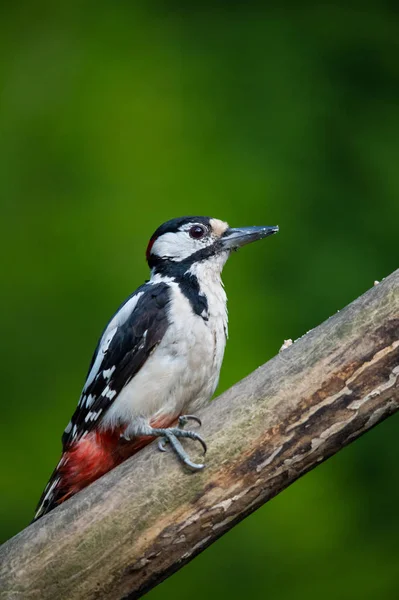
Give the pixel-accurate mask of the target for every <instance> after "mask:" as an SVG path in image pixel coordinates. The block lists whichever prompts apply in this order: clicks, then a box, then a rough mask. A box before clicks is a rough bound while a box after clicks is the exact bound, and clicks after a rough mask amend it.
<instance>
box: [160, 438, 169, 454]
mask: <svg viewBox="0 0 399 600" xmlns="http://www.w3.org/2000/svg"><path fill="white" fill-rule="evenodd" d="M168 441H169V440H168V439H167V438H166V437H162V438H159V440H158V449H159V450H160V451H161V452H166V443H167V442H168Z"/></svg>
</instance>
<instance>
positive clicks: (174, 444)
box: [166, 432, 205, 471]
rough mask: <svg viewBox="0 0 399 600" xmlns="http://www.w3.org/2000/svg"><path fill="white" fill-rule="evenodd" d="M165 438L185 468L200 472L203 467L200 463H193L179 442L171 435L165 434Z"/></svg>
mask: <svg viewBox="0 0 399 600" xmlns="http://www.w3.org/2000/svg"><path fill="white" fill-rule="evenodd" d="M187 433H190V432H187ZM166 437H167V439H168V441H169V442H170V445H171V446H172V448H173V450H174V451H175V452H176V454H177V456H178V457H179V458H180V460H181V461H182V462H183V463H184V464H185V465H186V467H188V468H189V469H191V470H192V471H202V469H203V468H204V467H205V465H203V464H201V463H194V462H193V461H192V460H191V459H190V457H189V456H188V454H187V452H186V451H185V450H184V448H183V446H182V445H181V443H180V442H179V440H178V439H177V437H176V436H175V435H174V434H173V433H169V432H168V433H167V434H166Z"/></svg>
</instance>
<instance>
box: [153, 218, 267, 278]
mask: <svg viewBox="0 0 399 600" xmlns="http://www.w3.org/2000/svg"><path fill="white" fill-rule="evenodd" d="M277 231H278V227H277V226H273V227H267V226H265V227H239V228H234V229H233V228H231V227H229V225H228V223H225V222H224V221H220V220H219V219H214V218H211V217H180V218H177V219H171V220H170V221H167V222H166V223H163V225H161V226H160V227H158V229H157V230H156V231H155V233H154V234H153V235H152V237H151V239H150V241H149V244H148V246H147V254H146V256H147V262H148V265H149V267H150V268H151V269H153V270H154V272H159V273H164V274H169V273H170V274H173V273H179V272H180V273H184V272H186V271H187V270H189V269H190V268H191V267H193V266H194V265H195V264H201V265H204V266H209V267H211V268H212V269H213V270H216V271H217V272H218V273H220V272H221V270H222V268H223V265H224V264H225V262H226V260H227V258H228V257H229V255H230V253H231V252H232V251H233V250H237V249H238V248H240V247H241V246H244V245H245V244H249V243H250V242H255V241H256V240H261V239H263V238H265V237H268V236H269V235H272V234H273V233H276V232H277Z"/></svg>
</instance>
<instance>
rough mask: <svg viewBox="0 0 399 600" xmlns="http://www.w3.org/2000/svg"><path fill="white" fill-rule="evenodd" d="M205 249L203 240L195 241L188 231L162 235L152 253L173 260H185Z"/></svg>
mask: <svg viewBox="0 0 399 600" xmlns="http://www.w3.org/2000/svg"><path fill="white" fill-rule="evenodd" d="M203 247H204V243H203V242H202V241H201V240H194V239H193V238H191V237H190V235H189V234H188V233H187V232H186V231H179V232H177V233H164V234H163V235H161V237H159V238H158V239H157V240H156V242H155V243H154V245H153V247H152V251H151V252H152V254H155V255H156V256H161V257H168V258H171V259H172V260H184V259H185V258H187V257H188V256H190V255H191V254H193V252H197V250H201V248H203Z"/></svg>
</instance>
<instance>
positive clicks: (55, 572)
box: [0, 270, 399, 600]
mask: <svg viewBox="0 0 399 600" xmlns="http://www.w3.org/2000/svg"><path fill="white" fill-rule="evenodd" d="M398 381H399V270H398V271H395V273H393V274H392V275H391V276H390V277H388V278H387V279H385V280H384V281H383V282H382V283H380V284H378V285H377V286H375V287H373V288H372V289H371V290H369V291H368V292H367V293H366V294H364V295H363V296H362V297H360V298H358V299H357V300H356V301H355V302H353V303H352V304H350V305H349V306H347V307H346V308H345V309H344V310H342V311H341V312H339V313H337V314H336V315H334V316H333V317H331V318H330V319H328V320H327V321H326V322H324V323H323V324H322V325H320V326H319V327H317V328H316V329H314V330H312V331H311V332H309V333H307V334H306V335H305V336H303V337H302V338H301V339H300V340H298V341H297V342H296V343H295V344H293V345H292V346H290V347H287V348H286V349H284V350H283V351H282V352H281V353H280V354H279V355H277V356H276V357H275V358H273V359H272V360H271V361H269V362H268V363H266V364H265V365H264V366H262V367H260V368H259V369H257V370H256V371H255V372H254V373H252V374H251V375H249V376H248V377H247V378H245V379H244V380H242V381H241V382H239V383H238V384H237V385H235V386H234V387H233V388H231V389H230V390H228V391H227V392H225V393H224V394H222V395H221V396H220V397H219V398H217V399H216V400H215V401H214V402H212V404H210V405H209V406H208V407H206V408H205V409H204V410H203V411H202V412H201V413H200V416H201V418H202V420H203V429H202V432H201V433H202V434H203V435H204V437H205V439H206V440H207V442H208V447H209V451H208V455H207V468H206V469H205V470H204V471H202V472H200V473H187V472H186V471H183V469H182V468H181V466H180V465H179V464H177V462H176V460H175V458H174V456H173V455H172V454H171V453H167V454H166V455H165V454H161V453H159V452H157V451H156V447H155V446H154V445H153V444H152V445H151V446H148V447H147V448H145V449H144V450H142V451H141V452H140V453H139V454H138V455H136V456H134V457H132V458H131V459H129V460H128V461H126V462H125V463H123V464H122V465H120V466H119V467H117V468H116V469H114V470H113V471H112V472H110V473H108V474H107V475H105V476H104V477H102V478H101V479H100V480H99V481H96V482H95V483H94V484H92V485H91V486H89V487H88V488H87V489H85V490H83V491H82V492H80V493H79V494H77V496H75V497H74V498H72V499H71V500H69V501H67V502H65V503H64V504H63V505H62V506H60V507H59V508H57V509H56V510H54V511H53V512H51V513H50V514H49V515H47V516H45V517H43V518H42V519H40V520H39V521H37V522H36V523H35V524H33V525H31V526H30V527H28V528H27V529H25V530H24V531H22V532H21V533H20V534H18V535H17V536H16V537H14V538H13V539H11V540H10V541H9V542H7V543H6V544H4V545H3V547H2V548H1V550H0V559H1V563H2V566H1V570H0V589H1V590H2V591H1V596H0V597H1V598H6V599H7V600H8V599H19V598H23V599H24V600H34V599H40V600H47V599H49V600H50V599H54V598H57V600H63V599H65V600H77V599H81V598H85V599H87V600H90V599H95V598H96V599H99V598H106V599H110V600H113V599H120V598H138V597H140V595H142V594H143V593H144V592H146V591H148V590H149V589H150V588H152V587H154V586H155V585H156V584H157V583H159V582H160V581H162V580H163V579H165V578H166V577H167V576H168V575H170V574H171V573H173V572H174V571H176V570H178V569H179V568H180V567H181V566H183V565H184V564H185V563H187V562H188V561H189V560H191V559H192V558H193V557H194V556H195V555H197V554H198V553H199V552H201V551H202V550H203V549H204V548H206V547H207V546H209V545H210V544H211V543H212V542H214V541H215V540H216V539H217V538H218V537H220V536H221V535H222V534H223V533H224V532H225V531H227V530H228V529H230V528H231V527H233V526H234V525H235V524H236V523H238V522H239V521H240V520H242V519H243V518H244V517H245V516H247V515H248V514H250V513H251V512H253V511H254V510H256V508H258V507H259V506H261V505H262V504H264V503H265V502H267V500H269V499H270V498H272V497H273V496H275V495H276V494H278V493H279V492H280V491H281V490H283V489H284V488H286V487H287V486H288V485H290V484H291V483H292V482H293V481H295V480H296V479H297V478H298V477H300V476H301V475H303V474H304V473H306V472H307V471H309V470H310V469H312V468H314V467H315V466H317V465H318V464H319V463H320V462H322V461H324V460H325V459H327V458H328V457H329V456H331V455H333V454H335V453H336V452H338V451H339V450H340V449H341V448H343V447H344V446H346V445H347V444H348V443H350V442H351V441H353V440H354V439H356V438H357V437H359V436H360V435H362V434H363V433H364V432H366V431H367V430H368V429H370V428H371V427H373V426H374V425H376V424H377V423H379V422H380V421H382V420H383V419H385V418H387V417H388V416H390V415H392V414H393V413H394V412H395V411H397V410H398V408H399V383H398ZM189 444H190V442H188V445H189ZM195 448H196V446H195V445H193V446H191V445H190V450H191V451H194V449H195Z"/></svg>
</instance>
